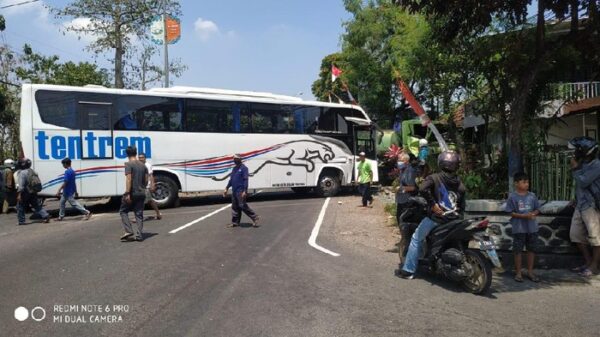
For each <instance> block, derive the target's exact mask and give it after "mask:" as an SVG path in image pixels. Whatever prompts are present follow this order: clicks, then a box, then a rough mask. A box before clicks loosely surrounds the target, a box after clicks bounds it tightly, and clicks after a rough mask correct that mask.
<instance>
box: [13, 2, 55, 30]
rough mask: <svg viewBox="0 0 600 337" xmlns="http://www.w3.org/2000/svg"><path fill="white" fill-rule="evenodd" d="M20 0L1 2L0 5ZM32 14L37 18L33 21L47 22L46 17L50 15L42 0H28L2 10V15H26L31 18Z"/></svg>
mask: <svg viewBox="0 0 600 337" xmlns="http://www.w3.org/2000/svg"><path fill="white" fill-rule="evenodd" d="M20 2H22V1H17V0H15V1H8V2H3V3H2V6H8V5H11V4H18V3H20ZM32 14H33V15H35V18H36V19H37V20H34V21H36V22H37V23H42V24H47V23H48V18H49V17H50V9H49V6H48V4H46V3H45V2H44V1H38V2H30V3H25V4H22V5H18V6H13V7H8V8H4V9H3V10H2V15H4V16H6V17H17V16H27V17H28V18H29V19H31V18H32V16H33V15H32Z"/></svg>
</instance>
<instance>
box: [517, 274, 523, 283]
mask: <svg viewBox="0 0 600 337" xmlns="http://www.w3.org/2000/svg"><path fill="white" fill-rule="evenodd" d="M515 281H517V282H519V283H521V282H523V276H521V275H515Z"/></svg>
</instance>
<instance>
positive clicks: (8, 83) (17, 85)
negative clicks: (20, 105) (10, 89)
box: [0, 80, 20, 87]
mask: <svg viewBox="0 0 600 337" xmlns="http://www.w3.org/2000/svg"><path fill="white" fill-rule="evenodd" d="M0 83H2V84H6V85H12V86H15V87H20V85H19V84H14V83H10V82H5V81H3V80H0Z"/></svg>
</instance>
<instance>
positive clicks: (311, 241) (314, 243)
mask: <svg viewBox="0 0 600 337" xmlns="http://www.w3.org/2000/svg"><path fill="white" fill-rule="evenodd" d="M330 199H331V198H327V199H326V200H325V203H324V204H323V207H322V208H321V213H319V218H318V219H317V223H315V227H314V228H313V230H312V233H310V238H308V244H309V245H310V246H311V247H313V248H315V249H317V250H320V251H322V252H323V253H326V254H329V255H331V256H336V257H337V256H340V254H338V253H335V252H332V251H330V250H329V249H326V248H323V247H321V246H319V245H318V244H317V235H319V229H321V224H322V223H323V218H325V211H326V210H327V206H328V205H329V200H330Z"/></svg>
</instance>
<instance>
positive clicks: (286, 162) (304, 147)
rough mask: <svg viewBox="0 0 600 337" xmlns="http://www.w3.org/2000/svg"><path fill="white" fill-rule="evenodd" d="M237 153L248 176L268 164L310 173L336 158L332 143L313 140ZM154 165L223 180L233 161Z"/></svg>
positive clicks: (228, 158) (196, 175)
mask: <svg viewBox="0 0 600 337" xmlns="http://www.w3.org/2000/svg"><path fill="white" fill-rule="evenodd" d="M240 155H241V156H242V160H244V161H245V162H246V163H245V165H246V166H248V171H249V172H250V176H253V175H256V174H257V173H259V172H260V171H261V170H262V169H263V168H264V167H266V166H267V165H278V166H295V167H304V168H305V169H306V171H307V172H313V171H314V170H315V168H316V164H317V163H318V162H320V163H327V162H329V161H331V160H332V159H334V158H335V154H334V152H333V149H332V148H331V146H329V145H327V144H325V143H321V142H318V141H314V140H296V141H290V142H286V143H282V144H277V145H273V146H270V147H268V148H264V149H260V150H255V151H250V152H245V153H241V154H240ZM263 156H267V158H266V159H265V160H264V161H256V162H254V161H249V160H250V159H252V158H257V157H263ZM254 164H256V165H258V166H255V165H254ZM156 166H166V167H168V168H170V169H172V170H174V171H179V172H183V173H185V174H188V175H191V176H193V177H201V178H210V179H212V180H215V181H223V180H226V179H228V178H229V176H230V174H231V169H232V168H233V166H234V163H233V156H232V155H227V156H222V157H214V158H207V159H200V160H194V161H187V162H179V163H171V164H162V165H156Z"/></svg>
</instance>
